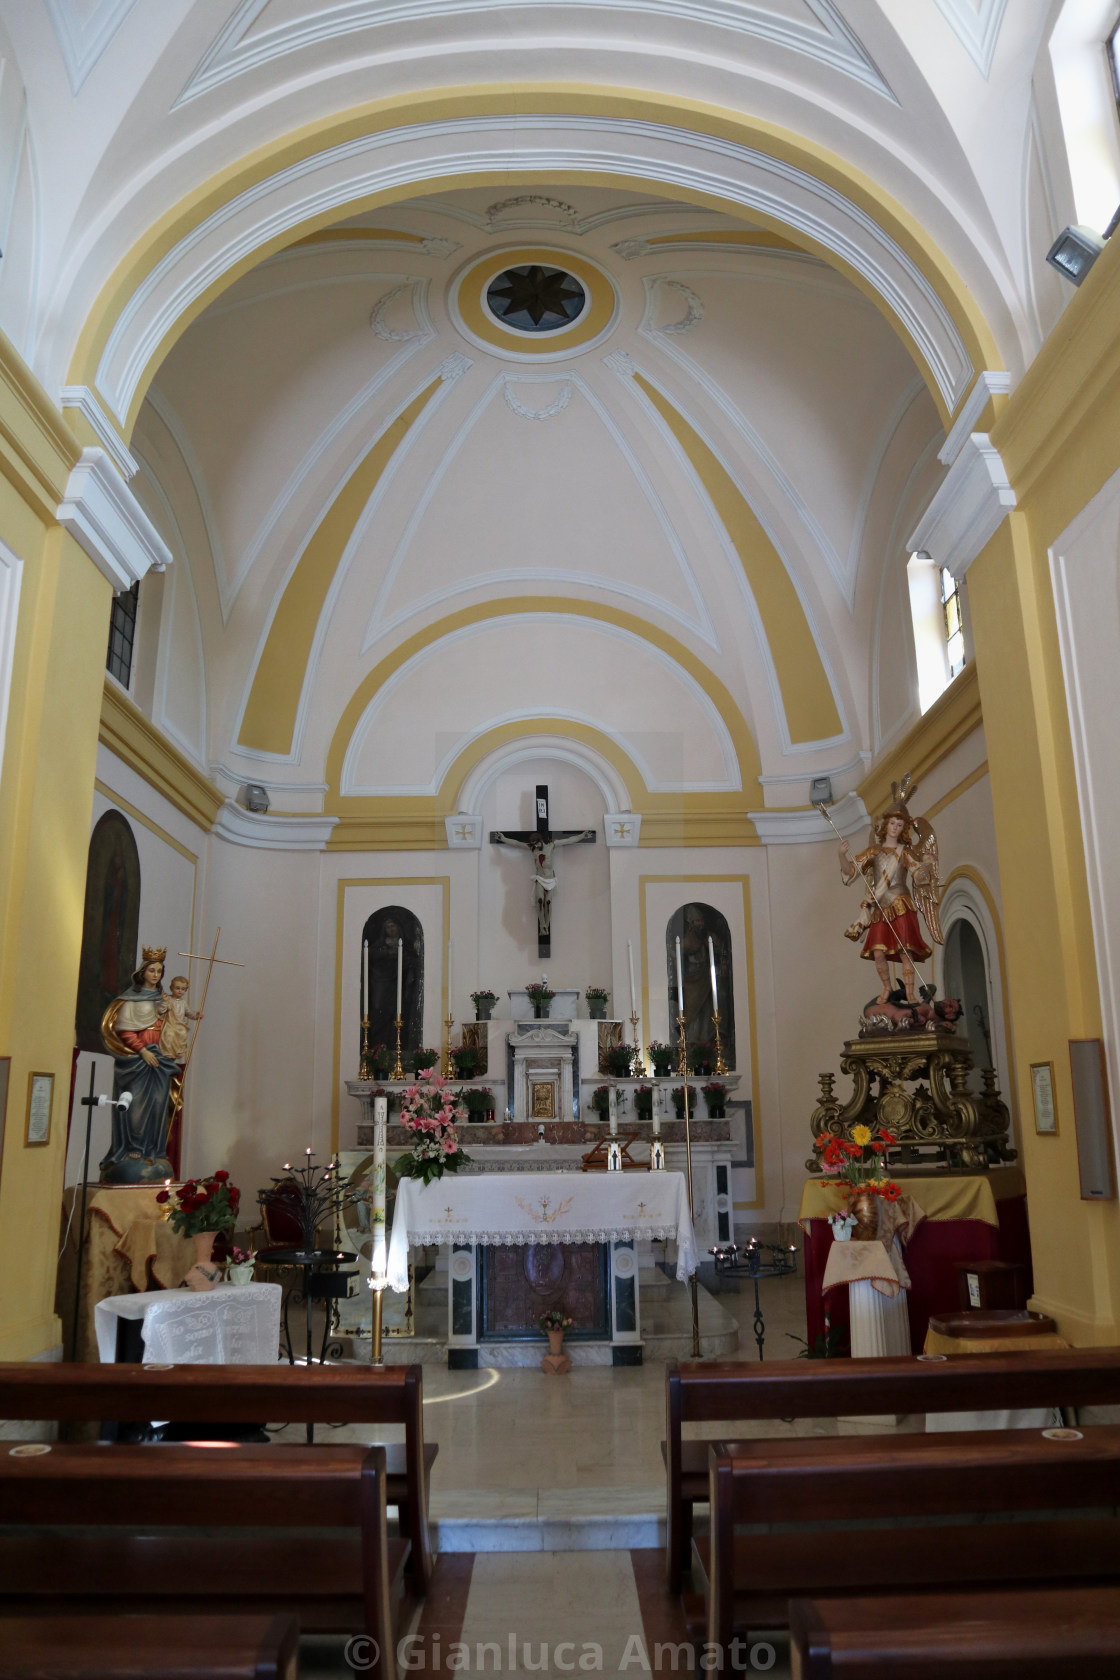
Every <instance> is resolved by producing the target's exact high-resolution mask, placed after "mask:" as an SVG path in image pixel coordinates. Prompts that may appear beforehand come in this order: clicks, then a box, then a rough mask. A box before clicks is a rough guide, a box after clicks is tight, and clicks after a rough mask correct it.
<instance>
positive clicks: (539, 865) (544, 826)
mask: <svg viewBox="0 0 1120 1680" xmlns="http://www.w3.org/2000/svg"><path fill="white" fill-rule="evenodd" d="M536 811H537V826H536V828H534V829H518V830H514V831H513V832H511V833H503V832H502V830H500V829H492V830H491V833H490V843H491V845H493V846H520V847H521V848H522V850H523V851H527V852H529V853H530V854H531V857H532V862H533V902H534V904H535V906H536V911H537V955H538V957H551V955H552V895H553V892H554V891H555V888H556V863H555V852H556V848H557V847H558V846H579V845H588V846H593V845H594V844H595V831H594V829H591V828H579V829H576V828H568V829H551V828H549V826H548V815H549V813H548V785H547V783H545V782H541V783H539V784H538V786H537V794H536Z"/></svg>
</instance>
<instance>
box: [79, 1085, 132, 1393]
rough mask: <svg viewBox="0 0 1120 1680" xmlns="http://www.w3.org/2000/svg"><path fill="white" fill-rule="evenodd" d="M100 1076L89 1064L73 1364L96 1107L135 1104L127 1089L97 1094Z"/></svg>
mask: <svg viewBox="0 0 1120 1680" xmlns="http://www.w3.org/2000/svg"><path fill="white" fill-rule="evenodd" d="M96 1078H97V1063H96V1062H91V1063H90V1065H89V1095H88V1096H86V1097H83V1098H82V1107H83V1108H84V1109H85V1111H86V1146H85V1150H84V1152H83V1155H82V1191H81V1199H80V1202H79V1211H78V1261H77V1266H76V1268H75V1277H74V1321H73V1323H72V1324H71V1326H70V1363H71V1364H73V1363H74V1362H75V1360H76V1359H77V1355H78V1327H79V1317H78V1315H79V1313H80V1312H81V1307H82V1270H83V1267H84V1265H85V1255H86V1194H87V1180H88V1179H89V1144H90V1133H91V1132H92V1130H93V1111H94V1109H95V1108H129V1107H130V1106H131V1104H132V1092H131V1091H126V1092H125V1094H124V1096H123V1097H121V1098H119V1099H116V1100H115V1099H114V1098H112V1097H95V1096H94V1094H93V1086H94V1081H95V1079H96Z"/></svg>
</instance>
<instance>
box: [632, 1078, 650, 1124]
mask: <svg viewBox="0 0 1120 1680" xmlns="http://www.w3.org/2000/svg"><path fill="white" fill-rule="evenodd" d="M634 1112H635V1113H636V1114H637V1116H638V1119H639V1120H652V1119H653V1086H652V1085H637V1086H635V1088H634Z"/></svg>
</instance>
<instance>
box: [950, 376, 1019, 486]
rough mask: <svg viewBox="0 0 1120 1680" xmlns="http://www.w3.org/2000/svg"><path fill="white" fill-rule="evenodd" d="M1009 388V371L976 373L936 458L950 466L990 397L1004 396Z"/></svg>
mask: <svg viewBox="0 0 1120 1680" xmlns="http://www.w3.org/2000/svg"><path fill="white" fill-rule="evenodd" d="M1010 389H1011V375H1010V374H1009V373H987V372H985V373H980V374H977V376H976V383H975V385H974V386H973V387H972V389H971V391H970V392H969V393H968V396H967V397H966V398H965V399H964V402H963V403H962V404H961V410H960V413H959V414H958V415H957V418H956V419H955V420H954V421H953V425H952V429H951V430H950V432H949V435H948V437H947V438H946V439H945V442H944V443H943V444H942V445H941V448H940V449H939V450H938V451H937V459H938V460H939V461H943V462H944V463H945V465H946V466H947V467H951V466H952V464H953V462H954V461H955V460H956V458H957V456H958V455H959V454H960V452H961V450H962V449H963V448H964V446H965V440H966V439H967V438H968V437H969V436H970V435H971V433H972V429H973V427H974V426H975V425H976V422H977V421H978V420H979V418H980V416H981V415H982V414H983V412H984V410H985V409H986V408H987V406H988V404H989V402H990V401H991V399H992V398H993V397H1005V396H1006V395H1007V393H1008V392H1009V391H1010Z"/></svg>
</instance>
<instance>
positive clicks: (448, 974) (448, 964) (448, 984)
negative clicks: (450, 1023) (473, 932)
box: [447, 939, 455, 1015]
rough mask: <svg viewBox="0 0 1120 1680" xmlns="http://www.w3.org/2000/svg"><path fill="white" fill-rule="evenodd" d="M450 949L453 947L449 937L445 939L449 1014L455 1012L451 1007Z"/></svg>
mask: <svg viewBox="0 0 1120 1680" xmlns="http://www.w3.org/2000/svg"><path fill="white" fill-rule="evenodd" d="M452 949H453V947H452V944H451V941H450V939H449V940H448V941H447V1013H448V1014H449V1015H453V1014H454V1013H455V1011H454V1010H453V1009H452V1007H451V953H452Z"/></svg>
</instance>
